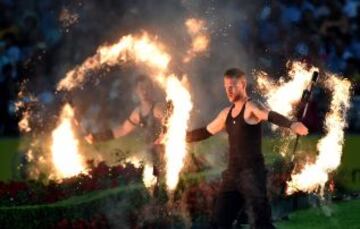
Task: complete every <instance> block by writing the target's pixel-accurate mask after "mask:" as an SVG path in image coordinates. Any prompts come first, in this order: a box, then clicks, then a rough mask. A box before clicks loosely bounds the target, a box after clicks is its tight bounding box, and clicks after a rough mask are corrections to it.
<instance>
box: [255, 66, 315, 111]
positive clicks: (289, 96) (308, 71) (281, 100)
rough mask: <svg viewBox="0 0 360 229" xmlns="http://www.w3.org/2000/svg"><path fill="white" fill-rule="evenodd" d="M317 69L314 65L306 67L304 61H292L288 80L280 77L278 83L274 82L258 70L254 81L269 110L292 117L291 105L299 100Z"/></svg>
mask: <svg viewBox="0 0 360 229" xmlns="http://www.w3.org/2000/svg"><path fill="white" fill-rule="evenodd" d="M317 70H318V69H317V68H315V67H311V68H307V66H306V64H304V63H301V62H293V63H292V68H291V69H290V70H289V72H288V75H289V77H290V80H289V81H287V82H285V80H284V78H280V80H279V83H274V82H273V81H272V80H270V79H269V77H268V76H267V74H266V73H265V72H258V73H257V77H256V78H257V79H256V81H257V85H258V88H259V89H260V91H262V92H263V93H264V96H265V98H266V101H267V104H268V106H269V107H270V108H271V110H274V111H276V112H279V113H280V114H282V115H285V116H290V117H293V105H294V104H295V103H297V102H299V100H300V99H301V96H302V93H303V91H304V89H305V88H306V87H307V86H308V85H309V83H310V81H311V77H312V74H313V72H314V71H317Z"/></svg>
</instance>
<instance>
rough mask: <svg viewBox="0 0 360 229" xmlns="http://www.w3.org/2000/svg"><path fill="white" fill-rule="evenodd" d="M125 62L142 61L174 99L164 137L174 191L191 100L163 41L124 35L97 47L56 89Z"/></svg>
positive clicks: (61, 88)
mask: <svg viewBox="0 0 360 229" xmlns="http://www.w3.org/2000/svg"><path fill="white" fill-rule="evenodd" d="M126 61H134V62H135V63H141V64H144V65H145V66H146V67H148V68H150V70H151V76H152V79H153V80H154V81H156V82H157V83H158V84H160V86H161V87H162V88H163V89H164V90H165V91H166V93H167V99H168V100H171V101H172V102H173V105H174V112H173V113H172V115H171V117H170V118H169V120H170V121H169V123H168V125H169V127H168V133H167V134H166V136H165V139H166V140H165V145H166V146H165V149H166V150H165V151H166V152H165V155H166V156H165V157H166V160H167V166H166V168H167V174H166V183H167V185H168V187H169V189H170V190H172V189H174V188H175V186H176V184H177V182H178V176H179V172H180V170H181V168H182V166H183V163H184V162H183V158H184V157H185V154H186V144H185V131H186V127H187V120H188V119H189V113H190V110H191V108H192V103H191V97H190V94H189V92H188V91H187V90H186V88H185V87H184V86H183V84H182V83H181V82H180V81H179V80H178V79H177V78H176V77H175V76H174V75H171V74H169V73H168V64H169V62H170V55H168V54H167V53H166V52H164V51H163V48H162V45H161V44H159V43H158V42H156V40H154V39H151V38H150V36H148V35H147V34H146V33H144V34H143V35H142V36H140V37H135V36H133V35H127V36H124V37H122V38H121V39H120V40H119V42H117V43H115V44H113V45H105V46H101V47H100V48H98V50H97V52H96V54H95V55H94V56H92V57H89V58H88V59H86V60H85V61H84V63H83V64H81V65H80V66H78V67H77V68H75V69H73V70H71V71H69V72H68V73H67V74H66V77H65V78H64V79H62V80H61V81H60V82H59V84H58V86H57V89H58V90H70V89H73V88H75V87H77V86H79V85H81V84H82V83H83V81H84V80H85V77H86V73H87V72H89V71H92V70H97V69H99V68H101V67H102V66H103V65H105V64H106V65H110V66H112V65H117V64H121V63H122V62H126ZM145 171H146V174H147V175H146V176H147V177H150V176H148V171H149V169H145ZM144 183H145V182H144ZM150 183H151V182H150Z"/></svg>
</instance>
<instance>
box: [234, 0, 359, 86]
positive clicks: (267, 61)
mask: <svg viewBox="0 0 360 229" xmlns="http://www.w3.org/2000/svg"><path fill="white" fill-rule="evenodd" d="M256 11H257V12H258V13H257V14H254V16H253V18H252V19H250V20H249V21H250V23H249V22H248V21H244V23H243V24H242V25H241V28H242V29H241V32H240V39H241V40H242V41H243V42H245V43H246V44H248V45H247V47H248V50H247V51H248V53H249V54H251V55H252V58H254V59H256V61H257V63H258V64H259V65H261V66H262V67H264V68H268V69H269V70H270V71H271V70H272V71H274V70H275V71H276V69H281V66H284V65H283V64H284V61H287V60H288V59H290V58H296V59H303V60H307V61H309V62H310V63H312V64H315V65H317V66H320V67H325V68H326V69H328V70H330V71H332V72H335V73H339V74H341V75H344V76H347V77H350V78H352V79H353V80H354V81H356V82H357V83H359V81H360V78H359V77H360V75H359V67H358V66H359V60H360V37H359V35H360V31H359V25H360V2H359V1H358V0H332V1H325V0H305V1H303V0H278V1H263V2H262V4H260V5H258V6H257V8H256ZM358 93H359V91H358Z"/></svg>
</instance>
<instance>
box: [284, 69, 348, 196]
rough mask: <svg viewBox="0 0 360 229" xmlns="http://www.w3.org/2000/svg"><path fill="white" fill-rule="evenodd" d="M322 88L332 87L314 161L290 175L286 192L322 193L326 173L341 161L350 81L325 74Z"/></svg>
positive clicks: (326, 176) (326, 178)
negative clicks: (317, 153) (322, 135)
mask: <svg viewBox="0 0 360 229" xmlns="http://www.w3.org/2000/svg"><path fill="white" fill-rule="evenodd" d="M325 84H326V87H328V88H329V89H331V90H332V100H331V104H330V112H329V113H328V114H327V115H326V119H325V130H326V132H327V133H326V136H324V137H323V138H322V139H321V140H320V141H319V142H318V144H317V149H318V151H319V155H318V156H317V158H316V162H315V163H312V164H310V163H307V164H306V165H305V167H304V168H303V170H302V171H301V172H300V173H298V174H292V176H291V181H290V182H288V188H287V191H286V192H287V194H289V195H290V194H292V193H294V192H296V191H298V190H301V191H304V192H316V191H319V192H320V194H321V195H322V194H323V193H324V187H325V184H326V182H327V181H328V178H329V177H328V174H329V173H331V172H333V171H334V170H335V169H336V168H337V167H338V166H339V165H340V161H341V155H342V148H343V144H344V128H345V127H346V112H347V110H348V109H349V107H350V87H351V83H350V81H349V80H347V79H339V78H338V77H336V76H335V75H330V76H328V79H327V80H326V82H325Z"/></svg>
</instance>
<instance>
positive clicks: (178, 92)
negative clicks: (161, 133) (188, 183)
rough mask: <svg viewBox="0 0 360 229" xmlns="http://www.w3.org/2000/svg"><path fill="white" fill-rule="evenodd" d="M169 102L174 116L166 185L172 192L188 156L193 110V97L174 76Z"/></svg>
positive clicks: (167, 139) (167, 142)
mask: <svg viewBox="0 0 360 229" xmlns="http://www.w3.org/2000/svg"><path fill="white" fill-rule="evenodd" d="M166 94H167V100H169V101H172V103H173V105H174V110H173V115H172V116H171V117H170V118H169V120H168V126H169V128H168V131H167V134H166V137H165V145H166V147H165V148H166V155H165V157H166V162H167V163H166V171H167V174H166V183H167V186H168V187H169V189H170V190H173V189H175V188H176V185H177V183H178V181H179V173H180V171H181V169H182V167H183V165H184V159H185V156H186V143H185V136H186V128H187V125H188V123H187V122H188V120H189V117H190V111H191V109H192V102H191V96H190V94H189V92H188V90H187V89H186V88H185V87H184V85H183V83H182V82H180V81H179V80H178V79H177V78H176V77H175V76H174V75H172V76H169V77H168V79H167V85H166Z"/></svg>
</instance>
